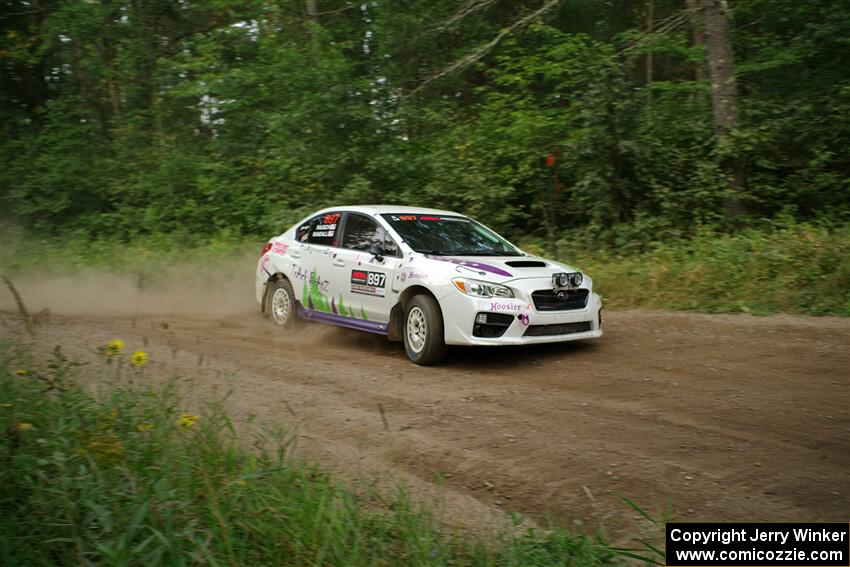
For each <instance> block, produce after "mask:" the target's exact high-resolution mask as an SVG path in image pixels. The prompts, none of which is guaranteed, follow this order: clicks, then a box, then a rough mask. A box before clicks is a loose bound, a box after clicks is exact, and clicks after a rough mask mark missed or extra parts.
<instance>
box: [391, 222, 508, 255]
mask: <svg viewBox="0 0 850 567" xmlns="http://www.w3.org/2000/svg"><path fill="white" fill-rule="evenodd" d="M381 216H383V217H384V219H386V221H387V222H389V223H390V224H391V225H392V227H393V228H394V229H395V230H396V232H398V233H399V235H400V236H401V238H402V239H403V240H404V241H405V242H406V243H407V244H408V245H409V246H410V247H411V248H413V249H414V250H415V251H417V252H421V253H423V254H435V255H439V256H522V255H523V254H522V252H520V251H519V250H517V249H516V248H515V247H514V246H513V245H512V244H511V243H510V242H508V241H507V240H505V239H503V238H501V237H500V236H499V235H497V234H496V233H494V232H493V231H491V230H489V229H487V228H486V227H484V226H482V225H480V224H478V223H477V222H475V221H473V220H471V219H468V218H466V217H457V216H446V215H420V214H413V215H411V214H393V213H390V214H384V215H381Z"/></svg>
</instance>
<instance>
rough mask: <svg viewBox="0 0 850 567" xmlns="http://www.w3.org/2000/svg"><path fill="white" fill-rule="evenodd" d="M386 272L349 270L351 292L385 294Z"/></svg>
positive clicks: (382, 295)
mask: <svg viewBox="0 0 850 567" xmlns="http://www.w3.org/2000/svg"><path fill="white" fill-rule="evenodd" d="M386 283H387V274H385V273H383V272H367V271H366V270H351V293H362V294H364V295H377V296H378V297H384V294H386V292H387V290H386V287H385V286H386Z"/></svg>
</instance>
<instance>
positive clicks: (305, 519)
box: [0, 342, 629, 566]
mask: <svg viewBox="0 0 850 567" xmlns="http://www.w3.org/2000/svg"><path fill="white" fill-rule="evenodd" d="M0 347H2V351H0V431H2V436H0V461H2V467H0V509H1V510H3V514H2V515H0V564H4V565H28V566H32V565H89V564H91V565H116V566H117V565H122V566H124V565H146V566H151V565H174V566H181V565H246V566H247V565H363V566H381V565H499V566H501V565H505V566H507V565H607V564H616V563H619V562H620V559H621V558H623V557H626V556H627V555H626V554H629V552H628V551H625V550H616V549H612V548H610V547H608V546H606V545H605V543H604V542H603V541H601V540H599V539H596V538H591V537H588V536H583V535H573V534H569V533H567V532H566V531H564V530H562V529H557V528H555V529H553V530H551V531H549V530H547V531H545V532H543V531H535V530H527V531H525V532H524V533H522V534H515V533H504V534H502V535H501V536H498V537H496V538H494V539H492V540H489V541H481V540H473V539H470V538H469V537H466V536H463V535H462V534H452V533H449V532H447V531H446V530H445V529H443V528H441V527H440V525H439V524H438V522H436V521H435V519H434V517H433V516H432V514H431V513H429V511H428V510H427V509H425V508H424V507H421V506H417V505H415V504H414V503H413V502H412V501H411V500H409V499H407V498H404V497H402V496H400V497H398V498H397V499H396V500H395V501H394V502H392V503H391V505H390V506H388V507H381V508H371V507H366V506H364V505H363V503H362V502H361V501H359V500H358V498H356V497H355V496H353V495H352V493H351V492H349V491H348V490H346V489H345V488H343V487H341V486H340V485H339V484H337V483H335V482H334V481H333V480H332V479H330V478H329V477H328V476H327V475H326V474H324V473H323V472H321V471H320V470H318V469H316V468H315V467H312V466H310V465H309V464H306V463H304V462H302V461H300V460H299V459H296V458H293V456H292V455H291V451H290V445H289V444H288V442H287V437H286V435H285V434H282V433H280V432H279V431H277V432H276V431H272V430H263V429H253V430H252V431H251V432H241V433H240V434H237V431H236V429H235V428H234V426H233V423H231V420H230V419H229V418H228V416H227V414H226V412H225V411H224V408H223V405H222V403H220V402H215V403H210V404H208V405H206V406H204V407H203V408H201V409H200V410H198V411H195V410H192V409H190V408H187V407H186V406H185V401H184V400H183V399H182V398H181V396H180V391H179V389H178V387H177V386H176V385H175V382H171V383H168V384H166V385H164V386H160V387H152V386H149V385H145V384H146V382H145V368H144V366H139V367H135V366H132V365H130V364H128V358H127V357H126V356H125V355H123V354H120V353H117V350H118V347H115V348H114V349H113V352H112V353H110V352H109V351H106V350H104V351H102V352H101V359H100V362H98V363H96V364H89V365H86V366H80V365H77V364H75V363H73V362H72V361H69V360H68V359H67V358H66V357H65V356H64V355H63V354H62V352H61V351H60V350H58V349H57V350H56V351H55V352H54V354H53V358H52V360H50V361H49V363H47V364H45V365H38V364H37V363H34V362H33V361H32V360H31V359H30V357H29V355H28V352H27V351H26V350H23V349H20V348H18V347H17V346H16V344H15V343H8V342H7V343H4V344H2V345H0ZM137 361H138V359H137ZM83 373H84V374H85V376H86V379H87V381H88V382H91V381H93V380H94V381H96V382H97V383H99V385H100V387H99V391H100V392H101V393H100V394H99V395H94V394H90V393H86V392H85V391H84V390H82V389H81V388H79V387H77V386H76V385H75V384H76V380H77V377H78V376H79V375H80V374H83ZM132 384H136V386H133V385H132ZM248 441H250V442H248Z"/></svg>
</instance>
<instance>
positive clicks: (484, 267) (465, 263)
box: [425, 254, 513, 277]
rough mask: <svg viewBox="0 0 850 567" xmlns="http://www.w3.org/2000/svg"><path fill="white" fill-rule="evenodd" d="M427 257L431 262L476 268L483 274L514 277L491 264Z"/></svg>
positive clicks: (443, 257) (428, 255)
mask: <svg viewBox="0 0 850 567" xmlns="http://www.w3.org/2000/svg"><path fill="white" fill-rule="evenodd" d="M425 257H426V258H428V259H430V260H439V261H441V262H451V263H452V264H457V265H458V266H466V267H467V268H474V269H476V270H481V271H482V272H490V273H491V274H497V275H499V276H505V277H511V276H512V275H513V274H511V273H510V272H506V271H505V270H503V269H502V268H499V267H496V266H491V265H490V264H482V263H481V262H473V261H472V260H461V259H460V258H446V257H445V256H431V255H430V254H426V255H425Z"/></svg>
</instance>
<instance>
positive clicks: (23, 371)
mask: <svg viewBox="0 0 850 567" xmlns="http://www.w3.org/2000/svg"><path fill="white" fill-rule="evenodd" d="M30 374H32V372H30V371H29V370H27V369H26V368H18V369H16V370H15V376H29V375H30Z"/></svg>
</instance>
